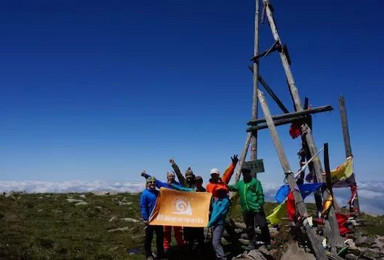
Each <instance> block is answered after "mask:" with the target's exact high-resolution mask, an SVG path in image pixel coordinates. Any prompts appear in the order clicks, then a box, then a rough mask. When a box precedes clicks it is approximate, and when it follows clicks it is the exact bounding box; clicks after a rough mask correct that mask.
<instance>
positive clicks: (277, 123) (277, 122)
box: [246, 116, 305, 132]
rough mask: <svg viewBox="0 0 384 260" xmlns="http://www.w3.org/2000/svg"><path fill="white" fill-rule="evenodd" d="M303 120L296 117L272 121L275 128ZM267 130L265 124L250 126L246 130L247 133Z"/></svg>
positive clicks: (301, 117)
mask: <svg viewBox="0 0 384 260" xmlns="http://www.w3.org/2000/svg"><path fill="white" fill-rule="evenodd" d="M303 120H305V117H304V116H298V117H292V118H286V119H277V120H273V122H274V124H275V126H280V125H286V124H292V123H293V122H297V121H303ZM265 128H268V125H267V124H266V123H263V124H259V125H257V126H251V127H248V128H247V130H246V131H247V132H251V131H255V130H262V129H265Z"/></svg>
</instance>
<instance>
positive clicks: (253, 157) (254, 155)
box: [251, 0, 260, 177]
mask: <svg viewBox="0 0 384 260" xmlns="http://www.w3.org/2000/svg"><path fill="white" fill-rule="evenodd" d="M259 9H260V0H255V35H254V48H253V56H257V55H258V54H259V24H260V22H259V16H260V15H259ZM258 78H259V62H258V61H256V62H254V63H253V100H252V120H256V119H257V114H258V113H257V106H258V100H257V90H258ZM256 159H257V131H254V132H252V139H251V161H254V160H256ZM253 177H256V176H253Z"/></svg>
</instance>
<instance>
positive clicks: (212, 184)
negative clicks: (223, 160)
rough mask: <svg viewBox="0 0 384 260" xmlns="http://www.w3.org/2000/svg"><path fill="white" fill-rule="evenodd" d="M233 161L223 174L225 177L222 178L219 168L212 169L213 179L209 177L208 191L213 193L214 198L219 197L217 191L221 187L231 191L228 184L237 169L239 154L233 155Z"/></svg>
mask: <svg viewBox="0 0 384 260" xmlns="http://www.w3.org/2000/svg"><path fill="white" fill-rule="evenodd" d="M231 160H232V163H231V164H230V165H229V166H228V168H227V169H226V170H225V172H224V174H223V178H220V171H219V169H217V168H213V169H212V170H211V179H209V183H208V185H207V192H210V193H212V196H213V197H214V198H217V191H218V190H219V189H221V190H224V191H226V192H227V193H228V192H229V189H228V187H227V184H228V183H229V181H230V180H231V177H232V175H233V172H234V171H235V168H236V164H237V162H238V161H239V159H238V158H237V154H235V155H234V156H233V157H231Z"/></svg>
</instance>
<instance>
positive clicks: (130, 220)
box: [120, 218, 140, 223]
mask: <svg viewBox="0 0 384 260" xmlns="http://www.w3.org/2000/svg"><path fill="white" fill-rule="evenodd" d="M120 220H121V221H127V222H133V223H138V222H140V220H137V219H134V218H121V219H120Z"/></svg>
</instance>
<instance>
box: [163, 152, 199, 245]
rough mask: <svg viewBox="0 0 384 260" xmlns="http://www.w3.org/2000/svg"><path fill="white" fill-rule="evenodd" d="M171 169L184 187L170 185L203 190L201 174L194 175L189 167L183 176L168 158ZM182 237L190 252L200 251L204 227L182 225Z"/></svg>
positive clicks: (191, 189)
mask: <svg viewBox="0 0 384 260" xmlns="http://www.w3.org/2000/svg"><path fill="white" fill-rule="evenodd" d="M169 162H170V163H171V166H172V168H173V170H174V171H175V173H176V176H177V178H178V179H179V182H180V184H181V185H182V186H183V187H184V188H180V187H176V186H175V185H172V186H173V187H174V188H175V189H178V190H181V191H189V192H191V191H196V192H205V189H204V187H203V186H202V185H203V178H202V177H201V176H197V177H195V174H194V173H193V171H192V169H191V167H188V169H187V170H186V171H185V177H184V176H183V174H182V173H181V171H180V168H179V166H178V165H177V164H176V163H175V160H174V159H173V158H171V159H169ZM183 229H184V238H185V241H186V243H187V245H188V249H189V250H190V251H191V252H196V251H197V253H200V252H201V251H202V249H203V246H204V228H196V227H184V228H183ZM195 241H196V242H197V247H195Z"/></svg>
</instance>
